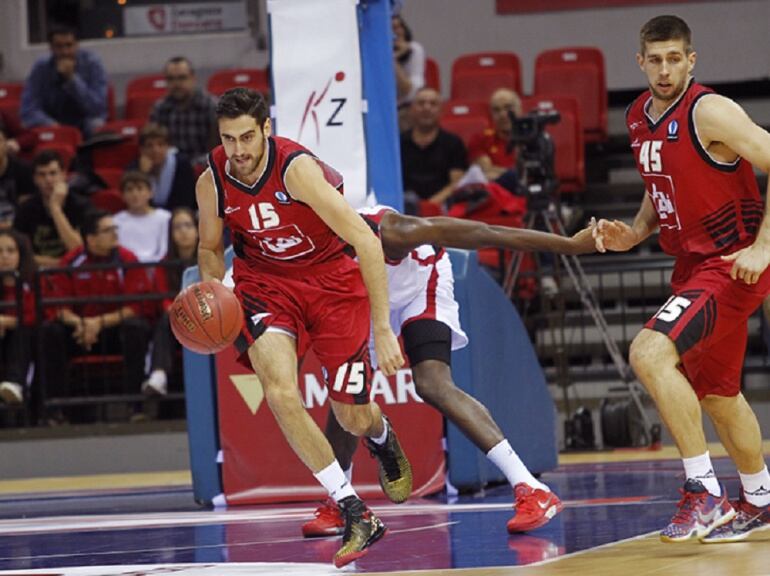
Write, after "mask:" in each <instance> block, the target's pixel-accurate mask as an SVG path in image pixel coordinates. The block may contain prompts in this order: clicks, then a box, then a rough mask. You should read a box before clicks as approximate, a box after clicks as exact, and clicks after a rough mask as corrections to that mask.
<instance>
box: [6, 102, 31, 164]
mask: <svg viewBox="0 0 770 576" xmlns="http://www.w3.org/2000/svg"><path fill="white" fill-rule="evenodd" d="M0 130H2V131H3V133H4V134H5V138H6V145H7V147H8V149H7V152H8V154H10V155H11V156H15V155H16V154H24V153H30V152H32V150H33V148H34V147H35V145H36V144H37V136H36V135H35V133H34V132H32V131H30V130H25V129H24V128H23V127H22V125H21V122H19V118H18V117H16V116H15V115H13V114H10V113H9V112H7V111H6V110H3V109H2V108H0Z"/></svg>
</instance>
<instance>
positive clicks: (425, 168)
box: [401, 87, 468, 205]
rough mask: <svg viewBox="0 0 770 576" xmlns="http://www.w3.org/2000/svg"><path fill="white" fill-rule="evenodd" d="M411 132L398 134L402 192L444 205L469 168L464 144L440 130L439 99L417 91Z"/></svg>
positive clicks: (428, 91) (423, 90)
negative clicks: (399, 139)
mask: <svg viewBox="0 0 770 576" xmlns="http://www.w3.org/2000/svg"><path fill="white" fill-rule="evenodd" d="M409 114H410V116H411V124H412V128H411V129H409V130H407V131H405V132H402V133H401V170H402V175H403V180H404V192H405V194H408V193H409V192H413V193H414V194H416V195H417V196H418V197H419V198H420V199H421V200H428V201H430V202H433V203H434V204H437V205H443V204H444V202H445V201H446V199H447V198H448V197H449V196H451V194H452V192H453V191H454V189H455V184H457V182H458V181H459V180H460V178H462V175H463V173H464V172H465V170H466V169H467V168H468V157H467V152H466V150H465V145H464V144H463V141H462V140H461V139H460V138H459V137H458V136H456V135H455V134H452V133H450V132H447V131H446V130H442V129H441V127H440V126H439V117H440V115H441V96H440V95H439V93H438V92H436V91H435V90H434V89H433V88H425V87H424V88H420V89H419V90H418V91H417V93H416V94H415V96H414V99H413V100H412V103H411V105H410V107H409Z"/></svg>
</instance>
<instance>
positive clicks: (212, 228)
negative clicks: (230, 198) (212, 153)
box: [195, 168, 225, 281]
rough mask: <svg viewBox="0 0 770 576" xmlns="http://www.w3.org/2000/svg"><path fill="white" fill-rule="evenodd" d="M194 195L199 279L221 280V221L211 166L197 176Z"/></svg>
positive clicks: (223, 261) (222, 257) (223, 248)
mask: <svg viewBox="0 0 770 576" xmlns="http://www.w3.org/2000/svg"><path fill="white" fill-rule="evenodd" d="M195 196H196V198H197V200H198V236H199V240H198V268H199V269H200V273H201V280H203V281H206V280H222V278H224V277H225V245H224V239H223V237H222V232H223V222H222V219H221V218H220V217H219V214H218V212H217V192H216V189H215V188H214V176H213V174H212V173H211V168H208V169H206V171H205V172H203V174H201V175H200V177H199V178H198V182H197V184H196V185H195Z"/></svg>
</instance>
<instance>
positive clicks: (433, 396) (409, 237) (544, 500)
mask: <svg viewBox="0 0 770 576" xmlns="http://www.w3.org/2000/svg"><path fill="white" fill-rule="evenodd" d="M359 214H361V216H362V217H363V219H364V220H365V221H366V222H367V223H368V224H369V226H370V227H371V228H372V230H374V232H375V234H376V235H377V236H378V237H379V238H380V242H381V243H382V248H383V253H384V255H385V261H386V264H387V265H386V267H385V268H386V271H387V274H388V295H389V300H388V303H389V305H390V322H391V326H392V328H393V331H394V332H395V333H396V334H401V336H402V338H403V341H404V350H405V352H406V355H407V357H408V358H409V364H410V366H411V368H412V376H413V379H414V384H415V388H416V390H417V393H418V394H419V395H420V397H422V399H423V400H425V402H426V403H428V404H430V405H431V406H433V407H434V408H436V409H437V410H438V411H440V412H441V413H442V414H444V416H446V417H447V418H448V419H449V420H450V421H451V422H452V423H454V424H455V425H456V426H457V427H458V428H459V429H460V430H462V432H463V433H464V434H465V435H466V436H467V437H468V438H469V439H470V440H471V441H472V442H473V443H474V444H475V445H476V446H477V447H478V448H479V449H480V450H482V451H483V452H484V453H485V454H486V455H487V457H488V458H489V459H490V460H491V461H492V462H493V463H494V464H495V465H496V466H497V467H498V468H500V470H501V471H502V472H503V473H504V474H505V476H506V478H507V479H508V481H509V482H510V483H511V486H512V487H513V491H514V499H515V502H514V510H515V512H516V513H515V516H513V518H511V519H510V520H509V521H508V524H507V529H508V531H509V532H511V533H515V532H524V531H527V530H533V529H535V528H537V527H539V526H542V525H543V524H545V523H546V522H548V521H549V520H550V519H551V518H553V517H554V516H555V515H556V514H558V513H559V512H560V511H561V509H562V503H561V501H560V500H559V498H558V496H556V495H555V494H554V493H553V492H551V490H550V489H549V488H548V486H546V485H545V484H542V483H541V482H539V481H538V480H537V479H535V478H534V476H532V474H531V473H530V472H529V470H527V468H526V467H525V466H524V464H523V463H522V462H521V460H520V459H519V457H518V455H517V454H516V452H514V450H513V448H511V445H510V443H509V442H508V440H506V439H505V437H504V436H503V433H502V431H501V430H500V428H499V427H498V426H497V424H496V423H495V421H494V420H493V419H492V416H491V415H490V413H489V411H488V410H487V409H486V408H485V407H484V405H483V404H481V403H480V402H479V401H478V400H476V399H475V398H473V397H472V396H470V395H468V394H467V393H466V392H464V391H463V390H460V389H459V388H457V386H455V383H454V381H453V380H452V372H451V368H450V366H451V351H452V350H457V349H458V348H462V347H463V346H465V345H466V344H467V343H468V337H467V336H466V335H465V332H463V330H462V328H461V326H460V317H459V307H458V305H457V301H456V300H455V298H454V278H453V276H452V265H451V262H450V261H449V256H448V255H447V253H446V252H445V251H444V249H443V247H444V246H446V247H450V248H465V249H476V248H508V249H512V250H546V251H551V252H557V253H563V254H582V253H587V252H593V251H594V250H595V248H594V242H593V239H592V236H591V228H590V227H589V228H586V229H584V230H581V231H580V232H578V233H577V234H576V235H575V236H573V237H571V238H567V237H563V236H557V235H554V234H548V233H545V232H538V231H535V230H526V229H520V228H507V227H504V226H490V225H487V224H484V223H481V222H475V221H472V220H459V219H455V218H444V217H437V218H417V217H414V216H405V215H402V214H399V213H398V212H396V211H395V210H393V209H392V208H388V207H385V206H375V207H373V208H364V209H360V210H359ZM326 436H327V438H328V439H329V442H330V443H331V445H332V448H333V449H334V453H335V455H336V457H337V459H338V460H339V462H340V465H341V466H342V468H343V469H344V470H345V473H346V475H348V478H350V475H351V472H352V470H351V462H352V458H353V453H354V452H355V450H356V446H357V440H356V437H355V436H352V435H350V434H348V433H347V432H345V431H343V430H342V428H341V427H340V426H339V424H338V423H337V421H336V419H335V418H334V415H333V413H331V412H330V413H329V419H328V421H327V425H326ZM343 527H344V522H343V521H342V518H341V517H340V514H339V509H338V508H337V506H336V505H335V504H334V502H333V501H331V500H328V501H327V502H325V503H324V504H323V505H322V506H321V507H319V508H318V509H317V510H316V517H315V518H314V519H313V520H311V521H309V522H307V523H305V524H304V525H303V527H302V532H303V534H304V535H305V536H328V535H332V534H337V533H339V532H341V530H342V529H343Z"/></svg>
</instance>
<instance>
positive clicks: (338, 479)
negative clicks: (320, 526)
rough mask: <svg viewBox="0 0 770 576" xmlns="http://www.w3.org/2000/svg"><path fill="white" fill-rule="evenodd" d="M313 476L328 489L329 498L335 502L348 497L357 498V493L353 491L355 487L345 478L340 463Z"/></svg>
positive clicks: (334, 463) (330, 465) (333, 463)
mask: <svg viewBox="0 0 770 576" xmlns="http://www.w3.org/2000/svg"><path fill="white" fill-rule="evenodd" d="M313 476H315V477H316V480H318V481H319V482H320V483H321V484H322V485H323V487H324V488H326V491H327V492H328V493H329V496H331V497H332V499H334V501H335V502H339V501H340V500H342V499H343V498H347V497H348V496H357V494H356V491H355V490H353V485H352V484H351V483H350V482H349V481H348V479H347V478H346V477H345V473H344V472H343V471H342V468H341V467H340V463H339V462H337V461H336V460H335V461H334V462H332V463H331V464H329V465H328V466H327V467H326V468H324V469H323V470H321V471H320V472H318V473H317V474H313Z"/></svg>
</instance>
